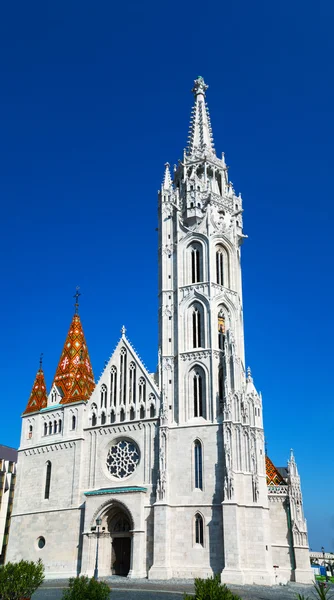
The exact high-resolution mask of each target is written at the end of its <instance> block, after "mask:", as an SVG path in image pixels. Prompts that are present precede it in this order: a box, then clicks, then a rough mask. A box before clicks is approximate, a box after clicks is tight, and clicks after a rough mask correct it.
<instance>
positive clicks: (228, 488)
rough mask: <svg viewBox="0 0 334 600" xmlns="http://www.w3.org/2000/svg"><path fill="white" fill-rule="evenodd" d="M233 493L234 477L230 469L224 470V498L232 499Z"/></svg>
mask: <svg viewBox="0 0 334 600" xmlns="http://www.w3.org/2000/svg"><path fill="white" fill-rule="evenodd" d="M233 494H234V478H233V473H232V471H231V470H226V473H225V477H224V499H225V500H232V498H233Z"/></svg>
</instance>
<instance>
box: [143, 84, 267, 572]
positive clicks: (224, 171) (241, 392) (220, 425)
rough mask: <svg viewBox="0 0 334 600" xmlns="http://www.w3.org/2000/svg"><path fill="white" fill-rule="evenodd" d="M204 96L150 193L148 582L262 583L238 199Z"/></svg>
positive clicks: (262, 525) (201, 88) (202, 88)
mask: <svg viewBox="0 0 334 600" xmlns="http://www.w3.org/2000/svg"><path fill="white" fill-rule="evenodd" d="M207 88H208V86H207V85H206V84H205V82H204V80H203V78H202V77H198V78H197V79H196V80H195V82H194V87H193V90H192V92H193V94H194V106H193V109H192V115H191V122H190V131H189V140H188V147H187V149H186V150H185V151H184V154H183V159H182V161H179V163H178V165H177V166H175V167H174V173H173V179H172V177H171V174H170V167H169V164H168V163H167V164H166V165H165V175H164V180H163V184H162V187H161V191H160V193H159V347H160V369H159V372H160V381H159V383H160V388H161V391H162V411H161V417H160V441H159V452H160V465H159V466H160V470H159V481H158V494H157V502H156V504H155V507H154V511H155V513H154V515H155V516H154V519H155V550H154V556H155V557H157V556H158V555H159V556H160V566H159V565H158V564H157V562H156V560H155V561H154V564H153V567H152V569H151V573H150V576H151V577H166V576H170V575H171V574H173V575H174V576H180V577H182V576H192V575H193V574H194V575H197V576H201V574H202V575H203V576H207V575H211V574H212V572H214V573H217V572H222V580H223V581H229V582H237V583H243V582H246V581H247V582H250V578H249V577H250V575H249V574H248V573H247V575H246V574H245V573H246V571H247V572H250V571H251V577H252V581H254V582H257V583H271V582H272V580H273V573H272V559H271V550H270V539H269V538H270V528H269V516H268V498H267V489H266V474H265V451H264V434H263V421H262V401H261V397H260V395H259V394H258V393H257V391H256V389H255V387H254V384H253V379H252V376H251V373H250V370H249V371H248V373H246V369H245V355H244V329H243V307H242V285H241V263H240V254H241V245H242V242H243V239H244V237H246V236H244V234H243V222H242V211H243V208H242V198H241V195H239V196H237V195H236V193H235V191H234V189H233V185H232V183H231V182H230V181H229V178H228V168H227V166H226V163H225V158H224V154H223V155H222V157H221V158H218V157H217V155H216V152H215V147H214V142H213V135H212V128H211V122H210V116H209V110H208V107H207V104H206V91H207ZM161 456H162V457H163V458H162V459H161ZM159 532H161V540H162V541H161V540H160V535H159ZM255 532H256V533H255ZM159 540H160V541H159ZM159 544H160V545H159ZM180 546H182V548H183V550H182V551H181V548H180ZM196 565H197V566H196ZM195 566H196V569H195Z"/></svg>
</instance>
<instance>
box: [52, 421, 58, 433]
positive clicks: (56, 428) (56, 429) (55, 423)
mask: <svg viewBox="0 0 334 600" xmlns="http://www.w3.org/2000/svg"><path fill="white" fill-rule="evenodd" d="M57 432H58V423H57V421H54V423H53V433H57Z"/></svg>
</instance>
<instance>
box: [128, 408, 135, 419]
mask: <svg viewBox="0 0 334 600" xmlns="http://www.w3.org/2000/svg"><path fill="white" fill-rule="evenodd" d="M129 416H130V421H134V420H135V416H136V413H135V409H134V407H133V406H131V408H130V415H129Z"/></svg>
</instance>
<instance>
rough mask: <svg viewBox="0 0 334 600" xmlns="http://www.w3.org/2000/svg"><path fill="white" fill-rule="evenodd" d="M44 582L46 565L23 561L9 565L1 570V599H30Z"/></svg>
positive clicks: (39, 562) (40, 562)
mask: <svg viewBox="0 0 334 600" xmlns="http://www.w3.org/2000/svg"><path fill="white" fill-rule="evenodd" d="M43 580H44V565H43V563H42V561H41V560H39V561H38V562H37V563H35V562H29V561H27V560H21V561H20V562H18V563H10V562H9V563H7V564H6V565H5V566H4V567H2V569H0V597H1V599H2V600H19V599H20V598H30V597H31V596H32V595H33V593H34V592H35V591H36V590H37V588H39V586H40V585H41V583H42V582H43Z"/></svg>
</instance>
